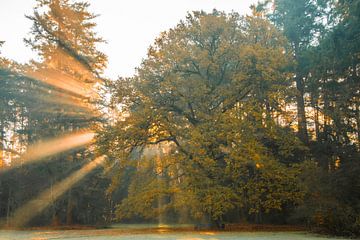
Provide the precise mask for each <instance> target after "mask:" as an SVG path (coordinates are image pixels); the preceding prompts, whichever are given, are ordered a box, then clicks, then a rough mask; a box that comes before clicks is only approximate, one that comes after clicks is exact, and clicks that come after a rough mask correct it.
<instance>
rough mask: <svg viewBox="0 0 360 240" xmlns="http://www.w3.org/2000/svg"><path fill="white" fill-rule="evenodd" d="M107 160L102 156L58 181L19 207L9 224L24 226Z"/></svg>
mask: <svg viewBox="0 0 360 240" xmlns="http://www.w3.org/2000/svg"><path fill="white" fill-rule="evenodd" d="M104 161H105V156H100V157H98V158H96V159H95V160H93V161H91V162H90V163H88V164H86V165H85V166H83V167H82V168H81V169H79V170H78V171H76V172H74V173H73V174H71V175H70V176H68V177H67V178H65V179H64V180H62V181H60V182H58V183H56V184H55V185H54V186H52V187H51V188H48V189H46V190H45V191H43V192H42V193H40V194H39V195H38V196H37V197H35V198H34V199H32V200H30V201H29V202H27V203H26V204H25V205H23V206H22V207H20V208H18V209H17V210H16V211H15V213H14V215H13V217H12V218H11V219H10V221H9V224H10V226H13V227H22V226H24V225H25V224H26V223H27V222H29V221H30V220H31V219H32V218H33V217H35V216H36V215H37V214H39V213H41V212H42V211H43V210H44V209H45V208H47V207H48V206H49V205H50V204H51V203H52V202H53V201H55V200H56V199H58V198H59V197H60V196H61V195H63V194H64V193H65V192H66V191H67V190H68V189H70V188H71V187H72V186H74V185H75V184H76V183H77V182H79V181H80V180H81V179H83V178H84V177H85V176H86V175H87V174H89V173H90V172H91V171H92V170H94V169H95V168H96V167H97V166H99V165H102V164H103V163H104Z"/></svg>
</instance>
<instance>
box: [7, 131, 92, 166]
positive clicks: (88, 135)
mask: <svg viewBox="0 0 360 240" xmlns="http://www.w3.org/2000/svg"><path fill="white" fill-rule="evenodd" d="M94 136H95V133H94V132H92V131H76V132H73V133H70V134H65V135H62V136H60V137H57V138H54V139H48V140H42V141H39V142H37V143H35V144H33V145H31V146H29V147H28V148H27V151H26V152H25V153H24V154H23V155H21V156H20V158H19V159H18V160H16V161H15V162H12V163H11V164H10V166H9V167H8V168H5V169H3V170H9V169H11V168H14V167H17V166H19V165H25V164H31V163H34V162H38V161H41V160H43V159H44V158H46V157H49V156H53V155H56V154H59V153H62V152H66V151H69V150H72V149H75V148H79V147H82V146H86V145H88V144H90V143H91V142H92V141H93V139H94Z"/></svg>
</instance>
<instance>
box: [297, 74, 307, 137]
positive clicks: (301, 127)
mask: <svg viewBox="0 0 360 240" xmlns="http://www.w3.org/2000/svg"><path fill="white" fill-rule="evenodd" d="M295 81H296V88H297V90H298V94H297V95H296V102H297V104H296V105H297V119H298V136H299V138H300V140H301V141H302V142H303V143H305V144H308V142H309V136H308V133H307V126H306V114H305V101H304V83H303V80H302V78H301V76H299V75H298V74H297V75H296V78H295Z"/></svg>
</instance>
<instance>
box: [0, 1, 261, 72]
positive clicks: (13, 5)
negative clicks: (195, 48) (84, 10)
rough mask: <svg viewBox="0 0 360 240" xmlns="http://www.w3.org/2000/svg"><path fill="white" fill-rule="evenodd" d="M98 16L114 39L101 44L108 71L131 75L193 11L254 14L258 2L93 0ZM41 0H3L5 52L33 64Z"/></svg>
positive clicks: (0, 16)
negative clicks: (32, 34) (28, 41)
mask: <svg viewBox="0 0 360 240" xmlns="http://www.w3.org/2000/svg"><path fill="white" fill-rule="evenodd" d="M88 2H90V4H91V7H90V10H91V11H92V12H93V13H96V14H100V16H99V17H98V18H97V19H96V22H97V24H98V26H97V28H96V31H97V32H98V34H99V36H101V37H103V38H104V39H105V40H106V41H107V42H108V43H107V44H104V45H102V46H100V47H99V48H100V50H102V51H103V52H104V53H105V54H106V55H107V56H108V58H109V64H108V69H107V70H106V71H105V75H106V76H107V77H111V78H117V77H118V76H131V75H133V74H134V69H135V67H137V66H139V65H140V63H141V60H142V59H143V58H144V57H145V56H146V52H147V49H148V47H149V46H150V44H152V43H153V41H154V39H155V38H156V37H157V36H158V35H159V33H160V32H162V31H165V30H167V29H169V28H171V27H174V26H175V25H176V24H177V23H178V22H179V21H180V20H181V19H184V18H185V16H186V14H187V12H189V11H193V10H205V11H207V12H209V11H212V9H214V8H216V9H218V10H223V11H226V12H231V11H232V10H234V11H236V12H239V13H241V14H246V13H250V10H249V6H250V5H251V4H252V3H255V2H257V0H127V1H124V0H89V1H88ZM34 5H35V0H0V40H2V41H6V42H5V44H4V45H3V47H2V48H1V53H2V55H3V56H5V57H7V58H10V59H13V60H15V61H18V62H20V63H24V62H27V61H28V60H29V59H31V58H34V57H35V56H36V55H35V54H34V53H33V52H32V51H31V49H30V48H28V47H26V46H25V44H24V42H23V38H24V37H26V36H27V34H28V32H29V31H30V27H31V21H30V20H28V19H26V18H25V14H26V15H30V14H31V13H32V8H33V6H34Z"/></svg>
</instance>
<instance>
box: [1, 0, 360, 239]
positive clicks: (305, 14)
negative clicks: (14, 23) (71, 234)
mask: <svg viewBox="0 0 360 240" xmlns="http://www.w3.org/2000/svg"><path fill="white" fill-rule="evenodd" d="M35 2H36V5H35V7H34V11H33V13H32V14H31V15H29V16H26V17H27V18H28V20H29V21H32V23H33V25H32V28H31V29H30V32H29V35H28V37H27V38H25V39H24V41H25V44H26V45H27V46H29V47H30V48H32V49H33V50H34V51H35V52H36V53H37V54H38V58H37V59H36V60H35V59H34V60H32V61H30V62H29V63H27V64H18V63H16V62H14V61H12V60H10V59H6V58H5V57H2V56H1V45H2V44H3V42H1V41H0V224H1V225H2V226H3V227H24V226H48V225H53V226H59V225H79V224H81V225H101V226H105V225H109V224H111V223H114V222H125V223H134V222H142V223H143V222H151V223H159V224H166V223H195V225H196V226H197V227H198V228H199V229H201V228H207V227H212V228H220V229H221V228H223V227H224V226H225V228H226V224H230V225H231V224H238V223H246V224H248V223H250V224H252V223H254V224H279V225H284V224H285V225H287V224H288V225H302V226H306V227H309V228H310V229H317V230H318V229H321V230H322V231H326V232H327V233H330V234H334V235H345V236H359V235H360V178H359V176H360V27H359V26H360V1H356V0H267V1H261V2H259V3H258V4H256V5H253V6H251V10H252V14H251V15H249V16H241V15H239V14H238V13H236V12H232V13H225V12H221V11H217V10H213V11H212V12H210V13H207V12H203V11H195V12H191V13H188V15H187V16H185V18H184V19H183V20H182V21H180V23H178V25H176V26H175V27H174V28H172V29H169V30H167V31H164V32H163V33H161V34H160V36H159V37H158V38H157V39H155V41H154V43H153V44H152V45H151V46H150V47H149V49H148V54H147V56H146V57H145V58H144V60H143V62H142V64H141V65H140V66H139V67H138V68H137V71H136V73H135V75H134V76H132V77H128V78H122V77H120V78H119V79H116V80H114V79H107V78H106V77H104V74H103V71H104V69H105V68H106V66H107V56H106V55H105V54H104V53H102V52H101V51H99V50H98V44H99V43H102V42H104V40H103V39H102V38H101V37H99V36H98V35H97V33H96V32H95V31H94V28H95V27H96V17H97V15H96V14H93V13H90V12H89V11H88V7H89V3H88V2H80V1H75V0H36V1H35ZM114 31H116V28H114ZM139 31H141V29H139ZM119 34H121V33H119ZM0 40H1V39H0ZM129 47H131V46H129ZM120 67H121V66H119V68H120ZM94 159H95V160H94ZM100 165H101V167H99V166H100ZM230 225H228V226H230Z"/></svg>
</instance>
